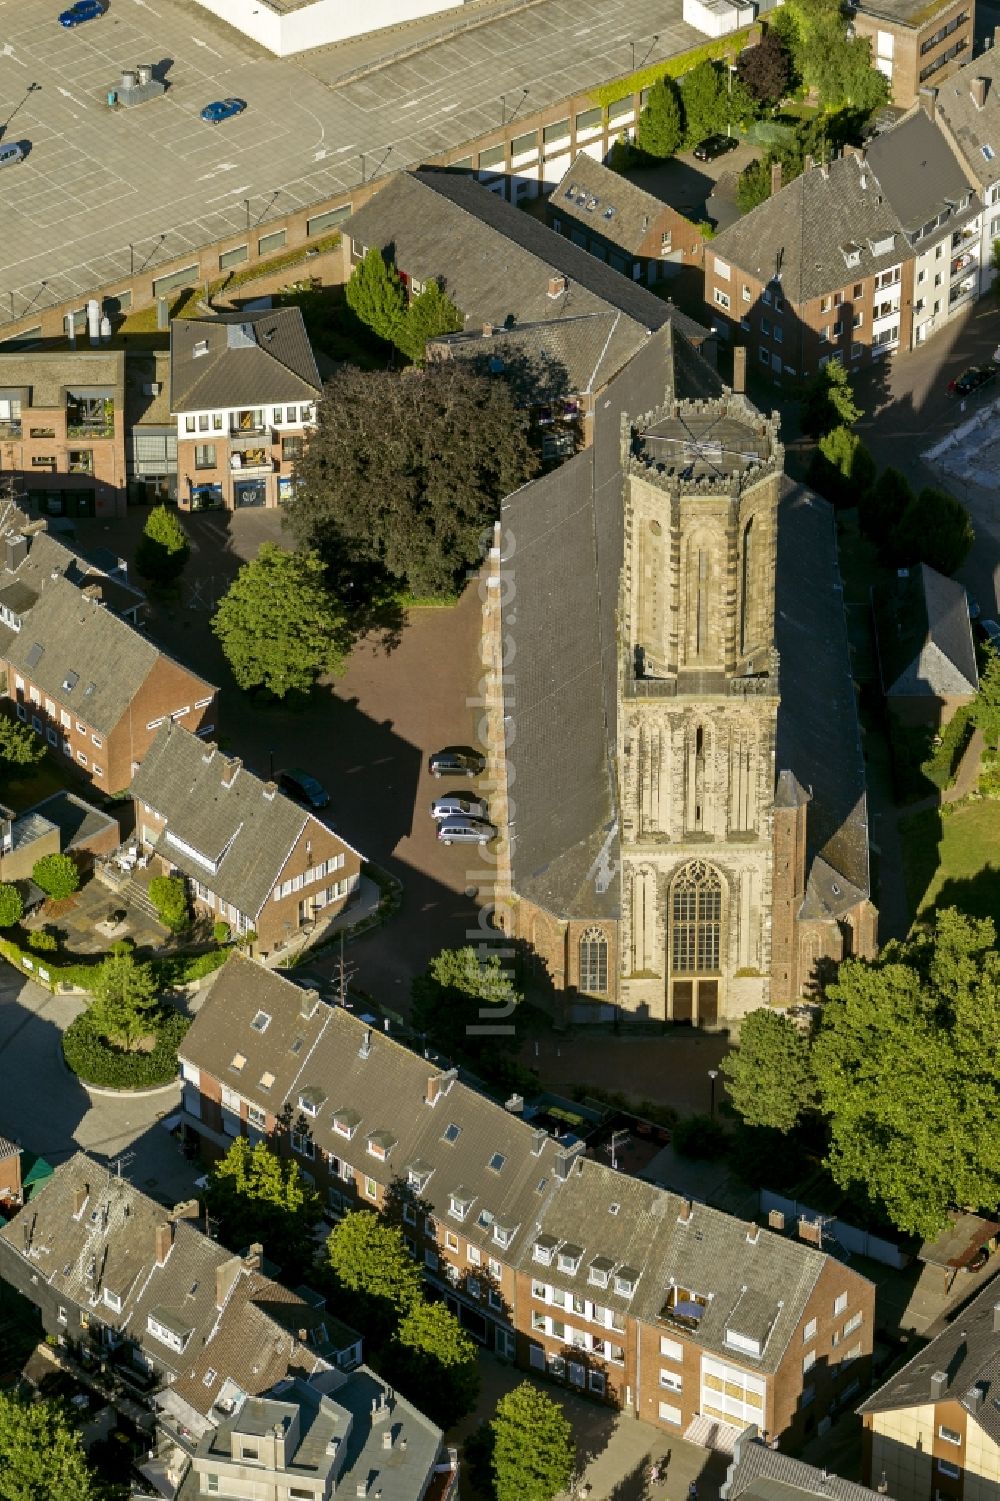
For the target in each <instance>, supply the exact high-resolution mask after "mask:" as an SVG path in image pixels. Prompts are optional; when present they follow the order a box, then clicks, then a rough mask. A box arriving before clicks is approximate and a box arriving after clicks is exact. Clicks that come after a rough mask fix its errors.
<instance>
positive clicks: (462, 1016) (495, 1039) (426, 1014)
mask: <svg viewBox="0 0 1000 1501" xmlns="http://www.w3.org/2000/svg"><path fill="white" fill-rule="evenodd" d="M412 994H413V1006H412V1009H411V1013H410V1021H411V1024H412V1025H413V1027H414V1028H415V1029H416V1030H417V1031H418V1032H422V1033H423V1034H424V1035H425V1036H426V1037H428V1038H429V1039H430V1040H431V1041H432V1042H433V1043H434V1044H435V1046H437V1047H439V1048H441V1050H442V1051H443V1052H445V1053H447V1054H448V1056H449V1057H458V1058H468V1059H470V1061H473V1062H475V1063H476V1064H477V1065H479V1066H481V1067H482V1068H483V1069H484V1070H485V1071H487V1072H490V1073H495V1071H496V1069H497V1068H498V1067H500V1066H501V1064H502V1061H503V1059H504V1057H505V1055H509V1054H512V1053H513V1052H514V1051H515V1050H516V1047H517V1039H516V1036H515V1032H514V1015H515V1012H516V1009H517V1007H518V1005H519V1004H520V1002H521V999H522V997H521V993H520V991H519V990H518V988H517V985H516V983H515V980H514V976H513V974H512V973H511V970H510V966H509V964H508V963H505V961H504V960H503V959H501V958H500V957H499V956H498V955H497V954H495V953H490V954H488V955H487V956H486V957H485V958H480V956H479V954H478V953H477V951H476V950H475V949H474V948H471V947H469V948H462V949H442V951H441V953H439V954H437V955H436V956H435V957H434V958H433V959H432V960H431V962H430V964H429V965H428V967H427V970H426V972H425V973H424V974H422V975H417V976H416V978H415V979H414V981H413V985H412Z"/></svg>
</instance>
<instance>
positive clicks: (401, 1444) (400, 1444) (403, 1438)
mask: <svg viewBox="0 0 1000 1501" xmlns="http://www.w3.org/2000/svg"><path fill="white" fill-rule="evenodd" d="M406 1444H407V1439H406V1435H405V1434H404V1435H403V1437H402V1438H401V1439H400V1441H399V1447H400V1448H401V1449H402V1450H404V1452H405V1449H406Z"/></svg>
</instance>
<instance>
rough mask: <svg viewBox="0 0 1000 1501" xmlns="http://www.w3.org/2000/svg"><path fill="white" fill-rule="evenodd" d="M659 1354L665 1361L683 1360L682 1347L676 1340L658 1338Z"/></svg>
mask: <svg viewBox="0 0 1000 1501" xmlns="http://www.w3.org/2000/svg"><path fill="white" fill-rule="evenodd" d="M660 1354H661V1355H663V1356H664V1357H665V1358H666V1359H667V1360H683V1359H684V1346H683V1345H682V1344H680V1343H679V1342H678V1341H677V1340H676V1339H666V1338H665V1337H664V1336H662V1335H661V1336H660Z"/></svg>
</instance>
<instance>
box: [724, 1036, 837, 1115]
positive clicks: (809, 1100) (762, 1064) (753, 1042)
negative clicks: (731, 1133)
mask: <svg viewBox="0 0 1000 1501" xmlns="http://www.w3.org/2000/svg"><path fill="white" fill-rule="evenodd" d="M722 1072H723V1073H724V1074H725V1076H726V1088H727V1089H728V1091H729V1098H730V1100H731V1101H732V1103H733V1106H734V1108H735V1109H736V1111H737V1112H738V1114H739V1115H740V1116H742V1118H743V1120H744V1121H745V1122H746V1124H747V1125H748V1126H769V1127H771V1128H772V1129H774V1130H776V1131H782V1132H787V1131H791V1130H793V1129H794V1128H795V1126H797V1125H798V1123H799V1120H800V1118H801V1116H802V1113H803V1111H805V1110H808V1109H809V1107H810V1106H811V1105H812V1104H813V1102H814V1100H815V1095H816V1087H815V1084H814V1083H813V1077H812V1067H811V1064H810V1061H809V1042H808V1039H807V1038H806V1037H804V1036H803V1034H802V1033H801V1032H800V1031H799V1030H798V1028H797V1027H796V1026H795V1023H794V1022H793V1021H791V1020H790V1019H789V1018H788V1017H787V1016H783V1015H781V1014H780V1013H779V1012H777V1011H768V1010H767V1009H766V1008H764V1007H761V1009H760V1010H759V1011H752V1012H751V1013H750V1015H749V1016H748V1017H747V1019H746V1021H745V1022H744V1023H743V1025H742V1027H741V1028H740V1045H739V1050H738V1051H737V1052H733V1053H728V1054H727V1055H726V1057H725V1058H723V1060H722Z"/></svg>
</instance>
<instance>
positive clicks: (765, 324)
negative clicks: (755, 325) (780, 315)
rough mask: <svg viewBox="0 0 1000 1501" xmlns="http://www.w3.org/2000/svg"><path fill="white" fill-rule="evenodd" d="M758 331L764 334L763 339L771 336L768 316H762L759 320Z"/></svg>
mask: <svg viewBox="0 0 1000 1501" xmlns="http://www.w3.org/2000/svg"><path fill="white" fill-rule="evenodd" d="M760 331H761V333H762V334H763V335H764V338H765V339H769V338H770V337H771V322H770V319H768V318H762V319H761V320H760Z"/></svg>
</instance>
